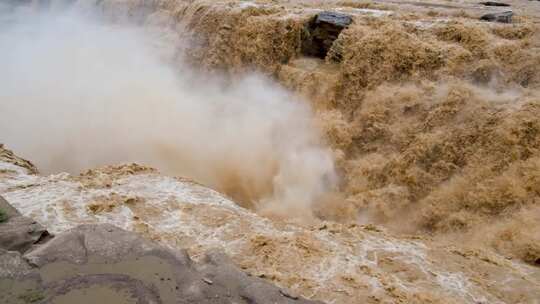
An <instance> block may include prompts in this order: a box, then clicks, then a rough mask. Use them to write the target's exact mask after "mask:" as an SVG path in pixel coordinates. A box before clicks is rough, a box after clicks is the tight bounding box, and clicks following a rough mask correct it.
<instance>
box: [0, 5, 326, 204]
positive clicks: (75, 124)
mask: <svg viewBox="0 0 540 304" xmlns="http://www.w3.org/2000/svg"><path fill="white" fill-rule="evenodd" d="M6 16H7V17H6ZM97 20H98V19H97V18H91V17H89V16H87V15H84V16H83V15H82V14H80V13H76V12H72V11H70V12H63V13H50V12H48V13H29V12H26V13H12V12H11V13H9V14H3V18H2V19H1V20H0V22H3V23H5V24H3V25H2V29H1V30H0V67H1V68H0V85H1V89H0V139H1V141H2V142H3V143H5V144H6V145H8V146H9V147H11V148H13V149H15V150H16V151H17V152H18V153H20V154H21V155H23V156H25V157H27V158H29V159H31V160H33V161H35V162H36V164H37V165H38V167H39V168H40V169H41V170H42V171H43V172H45V173H50V172H59V171H68V172H72V173H76V172H79V171H81V170H84V169H88V168H91V167H94V166H98V165H105V164H116V163H121V162H131V161H136V162H142V163H145V164H149V165H152V166H155V167H157V168H159V169H160V170H161V171H162V172H165V173H168V174H175V175H182V176H187V177H192V178H194V179H195V180H197V181H200V182H202V183H205V184H207V185H210V186H212V187H215V188H217V189H218V190H221V191H224V192H225V193H228V194H229V195H231V196H233V198H235V199H237V200H238V201H240V202H242V203H245V204H249V205H253V206H255V207H263V208H267V207H268V206H278V207H279V208H284V209H287V210H290V209H291V208H292V209H294V210H304V211H305V210H306V208H307V207H309V206H310V204H311V203H312V202H313V201H314V200H316V199H317V197H319V196H320V195H322V194H323V193H324V192H325V191H327V190H328V189H329V187H332V185H333V184H334V181H335V174H334V167H333V161H332V156H331V153H330V151H329V150H328V149H327V148H325V147H324V145H323V144H322V142H321V140H320V136H319V134H318V132H317V130H316V128H315V127H314V125H313V124H312V116H311V112H310V109H309V107H308V106H307V105H306V104H305V103H303V102H301V101H298V100H295V98H294V97H293V96H292V95H291V94H290V93H288V92H287V91H285V90H284V89H282V88H280V87H279V86H277V85H276V84H274V83H272V82H271V81H269V80H268V79H265V78H263V77H261V76H258V75H248V76H245V77H243V78H241V79H236V80H234V81H232V83H230V82H229V83H228V84H227V85H223V83H224V81H223V79H217V78H216V77H211V76H208V75H201V74H198V73H197V72H195V71H193V70H191V69H190V68H189V67H187V66H186V65H180V66H175V67H174V68H172V67H171V66H168V65H167V64H164V63H163V62H162V61H161V60H160V58H159V56H158V55H157V54H158V53H159V50H156V49H155V48H153V47H152V46H151V45H152V43H151V40H152V38H153V37H152V36H149V35H148V33H147V32H143V31H142V30H141V29H139V28H135V27H128V26H125V25H118V24H116V25H111V24H107V23H105V22H101V21H97Z"/></svg>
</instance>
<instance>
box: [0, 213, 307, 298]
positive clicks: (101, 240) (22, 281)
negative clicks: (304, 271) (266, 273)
mask: <svg viewBox="0 0 540 304" xmlns="http://www.w3.org/2000/svg"><path fill="white" fill-rule="evenodd" d="M0 265H1V266H2V271H1V272H0V279H3V280H2V284H0V294H1V295H2V296H0V299H1V300H2V303H18V302H24V301H26V300H28V299H30V300H31V302H34V300H35V302H40V303H75V302H77V303H156V304H157V303H299V304H302V303H305V304H307V303H316V302H313V301H307V300H304V299H301V298H299V297H296V296H291V295H290V293H289V292H287V291H284V290H283V289H280V288H277V287H274V286H272V285H270V284H269V283H267V282H265V281H263V280H261V279H257V278H253V277H249V276H247V275H246V274H244V273H243V272H241V271H239V270H238V269H237V268H236V267H235V266H233V265H232V264H231V262H230V261H229V260H228V258H226V257H225V256H224V255H222V254H219V253H217V252H211V253H209V254H208V255H207V256H206V257H205V258H204V259H203V260H202V261H201V262H200V263H194V262H193V261H192V260H191V259H190V258H189V257H188V255H187V253H186V252H185V251H182V250H179V251H172V250H170V249H167V248H164V247H161V246H159V245H157V244H155V243H153V242H151V241H148V240H145V239H143V238H141V237H139V236H138V235H136V234H135V233H132V232H128V231H124V230H122V229H119V228H117V227H115V226H113V225H110V224H100V225H81V226H78V227H76V228H74V229H71V230H69V231H66V232H64V233H62V234H60V235H58V237H56V238H54V239H53V240H51V241H49V242H48V243H46V244H44V245H41V246H40V247H38V248H36V249H35V250H33V251H31V252H29V253H27V254H25V255H24V257H21V256H20V254H18V253H14V252H6V251H2V252H0ZM32 267H35V268H32ZM111 301H112V302H111Z"/></svg>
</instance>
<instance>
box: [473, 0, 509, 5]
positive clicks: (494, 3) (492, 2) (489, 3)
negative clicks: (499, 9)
mask: <svg viewBox="0 0 540 304" xmlns="http://www.w3.org/2000/svg"><path fill="white" fill-rule="evenodd" d="M480 4H482V5H485V6H510V4H508V3H502V2H494V1H486V2H480Z"/></svg>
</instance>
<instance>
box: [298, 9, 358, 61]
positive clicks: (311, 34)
mask: <svg viewBox="0 0 540 304" xmlns="http://www.w3.org/2000/svg"><path fill="white" fill-rule="evenodd" d="M352 21H353V19H352V17H351V16H350V15H347V14H342V13H336V12H321V13H319V14H317V15H316V16H315V17H314V18H313V19H312V20H311V21H310V22H309V23H308V25H307V26H306V30H305V33H304V37H303V40H302V53H303V54H304V55H307V56H313V57H318V58H325V57H326V54H327V53H328V51H329V50H330V48H331V47H332V44H333V43H334V41H335V40H336V39H337V38H338V36H339V34H340V33H341V31H342V30H343V29H345V28H346V27H348V26H349V25H350V24H351V23H352Z"/></svg>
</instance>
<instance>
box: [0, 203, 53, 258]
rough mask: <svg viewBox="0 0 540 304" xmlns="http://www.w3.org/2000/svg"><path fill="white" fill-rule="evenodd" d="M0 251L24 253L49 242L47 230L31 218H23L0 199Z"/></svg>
mask: <svg viewBox="0 0 540 304" xmlns="http://www.w3.org/2000/svg"><path fill="white" fill-rule="evenodd" d="M0 210H1V211H0V212H2V213H3V221H1V222H0V249H4V250H10V251H18V252H21V253H24V252H25V251H27V250H28V249H30V248H31V247H32V246H33V245H34V244H36V243H40V242H43V241H45V240H47V239H48V238H49V237H50V235H49V232H48V231H47V229H45V228H44V227H43V226H41V225H40V224H39V223H37V222H36V221H34V220H33V219H31V218H28V217H25V216H22V215H21V214H20V213H19V212H18V211H17V210H16V209H15V208H13V207H12V206H11V205H9V204H8V202H7V201H6V200H5V199H3V198H2V197H0Z"/></svg>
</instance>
